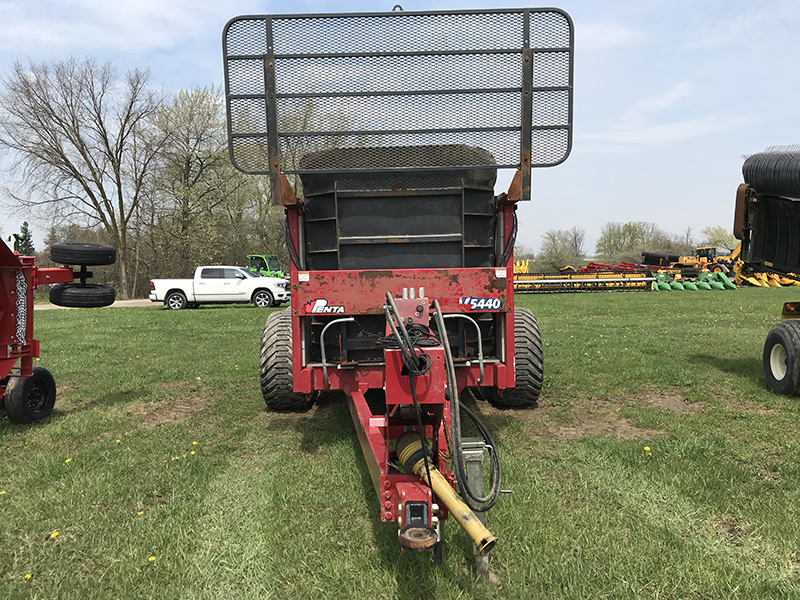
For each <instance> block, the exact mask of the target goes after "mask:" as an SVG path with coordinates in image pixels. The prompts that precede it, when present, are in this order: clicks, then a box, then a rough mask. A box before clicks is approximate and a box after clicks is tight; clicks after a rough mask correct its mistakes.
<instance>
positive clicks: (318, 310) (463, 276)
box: [292, 267, 513, 316]
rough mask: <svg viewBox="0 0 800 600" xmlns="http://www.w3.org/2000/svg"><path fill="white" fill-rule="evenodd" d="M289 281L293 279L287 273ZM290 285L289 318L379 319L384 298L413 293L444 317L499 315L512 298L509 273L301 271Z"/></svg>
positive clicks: (500, 269) (506, 269)
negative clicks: (429, 301) (438, 307)
mask: <svg viewBox="0 0 800 600" xmlns="http://www.w3.org/2000/svg"><path fill="white" fill-rule="evenodd" d="M292 275H293V277H292V279H293V280H294V275H295V274H294V273H292ZM296 277H297V279H296V280H294V281H292V315H293V316H305V315H313V314H327V315H379V314H383V305H384V304H385V303H386V292H389V293H391V294H392V296H394V297H400V296H401V294H402V292H403V289H404V288H405V289H408V290H410V289H411V288H413V289H414V293H415V295H416V296H417V297H419V292H420V289H422V291H423V295H424V296H426V297H428V298H431V299H434V298H435V299H437V300H438V301H439V304H440V305H441V307H442V310H443V311H444V312H446V313H469V312H471V311H480V312H504V311H506V310H507V309H508V298H509V295H510V294H513V291H510V290H513V282H512V280H511V268H510V267H490V268H470V269H381V270H373V271H300V272H298V273H297V275H296Z"/></svg>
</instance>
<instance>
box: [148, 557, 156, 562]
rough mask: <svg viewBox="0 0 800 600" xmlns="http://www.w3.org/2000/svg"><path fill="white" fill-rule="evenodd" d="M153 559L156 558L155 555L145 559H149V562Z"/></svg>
mask: <svg viewBox="0 0 800 600" xmlns="http://www.w3.org/2000/svg"><path fill="white" fill-rule="evenodd" d="M155 559H156V557H155V556H151V557H150V558H148V559H147V560H149V561H150V562H153V561H154V560H155Z"/></svg>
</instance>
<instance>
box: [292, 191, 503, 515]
mask: <svg viewBox="0 0 800 600" xmlns="http://www.w3.org/2000/svg"><path fill="white" fill-rule="evenodd" d="M301 210H302V205H301V204H294V205H293V206H289V207H287V216H288V221H289V232H290V235H291V238H292V239H293V240H298V239H302V236H301V235H299V234H300V219H299V216H300V211H301ZM515 210H516V204H515V203H505V204H502V205H501V206H500V208H499V209H498V212H499V213H502V216H503V224H504V236H503V237H504V243H503V247H505V244H506V243H507V241H508V240H509V239H510V237H511V236H512V235H513V232H512V229H513V221H514V218H513V217H514V211H515ZM513 264H514V258H513V253H509V259H508V262H507V263H506V264H505V265H502V266H498V267H491V268H462V269H386V270H359V271H300V270H298V269H297V267H296V266H295V265H294V264H292V265H291V274H290V281H291V286H292V300H291V311H292V348H293V380H294V391H295V392H302V393H306V394H310V393H312V392H314V391H325V390H342V391H344V393H345V394H346V396H347V398H348V405H349V408H350V412H351V414H352V416H353V421H354V423H355V424H356V426H357V431H358V436H359V440H360V442H361V446H362V449H363V451H364V457H365V459H366V462H367V466H368V469H369V472H370V476H371V477H372V482H373V485H374V486H375V491H376V493H377V495H378V499H379V502H380V506H381V520H382V521H397V520H398V518H399V517H400V516H401V515H402V514H403V505H404V503H405V502H406V501H411V500H414V501H424V502H426V503H427V505H428V507H429V510H430V508H431V506H432V504H433V503H434V502H436V499H435V498H432V497H431V490H430V489H429V488H428V486H426V485H425V484H424V483H422V482H421V481H420V479H419V477H416V476H413V475H404V474H402V473H399V472H398V471H397V470H395V469H394V468H393V467H392V466H391V465H390V464H389V455H390V452H391V451H392V450H393V448H392V447H391V445H392V442H393V441H395V440H396V439H397V438H398V437H399V436H400V435H401V434H402V433H403V432H404V431H406V430H408V429H414V430H416V429H417V422H416V419H415V413H414V412H413V411H414V408H413V401H412V397H411V393H410V387H409V379H408V377H407V376H401V375H400V372H401V370H402V366H403V363H402V359H401V357H400V352H399V351H397V350H386V351H385V356H386V361H385V364H384V365H356V366H354V367H353V368H338V369H337V368H328V385H325V379H324V375H323V369H322V366H321V365H319V364H311V365H308V364H304V362H303V361H304V352H303V343H304V342H303V339H302V331H301V329H302V328H301V325H300V319H301V317H304V316H306V315H309V314H311V312H310V311H311V309H312V307H313V306H314V305H315V303H316V302H317V301H318V300H325V301H327V305H326V306H327V308H328V309H330V310H331V314H335V315H336V316H337V317H348V316H353V315H364V314H383V306H384V304H385V303H386V293H387V292H389V293H390V294H391V295H392V296H393V297H395V298H398V300H397V303H398V310H400V312H401V313H403V308H402V307H403V304H402V301H401V300H399V297H400V295H401V291H402V290H403V288H414V289H419V288H424V295H425V297H426V298H429V299H430V300H431V301H432V300H433V299H436V300H438V302H439V305H440V306H441V308H442V312H443V313H445V314H455V313H464V314H469V313H470V312H471V310H470V309H471V307H470V306H469V305H468V304H462V303H459V299H460V298H464V297H481V298H491V299H497V300H499V306H500V307H499V308H498V309H496V310H485V309H480V311H481V312H497V313H502V314H503V315H504V317H503V321H502V322H503V324H504V331H503V332H501V335H502V339H503V342H502V348H501V350H500V352H501V354H502V355H501V356H499V357H497V358H499V361H498V360H495V361H489V362H486V364H485V366H484V367H485V368H484V378H483V381H482V382H480V383H479V381H480V367H479V365H478V364H477V363H476V362H472V364H469V365H462V366H458V367H457V368H456V381H457V385H458V388H459V391H460V390H463V389H464V388H465V387H471V386H478V385H483V386H489V387H495V388H498V389H501V390H502V389H506V388H510V387H514V384H515V380H514V314H513V311H514V282H513V271H514V269H513ZM412 302H414V304H416V302H415V301H412ZM495 305H497V303H496V302H495ZM412 310H413V309H412ZM404 316H405V315H404ZM427 321H428V314H425V315H424V322H425V323H426V324H427ZM426 351H427V352H428V354H430V355H431V357H432V362H433V366H432V367H431V369H430V370H429V371H428V373H426V375H425V376H423V377H417V378H415V381H416V386H415V389H416V391H417V396H418V401H419V403H420V405H425V408H426V410H427V411H431V412H432V415H433V416H432V419H431V418H429V419H428V422H427V423H424V424H423V427H424V428H425V437H427V438H428V439H431V438H433V437H434V433H438V439H439V440H440V452H439V456H438V457H436V463H437V464H436V466H437V468H438V469H439V471H440V472H441V473H442V474H443V475H444V476H445V478H446V479H447V480H448V481H449V482H450V484H451V485H452V486H453V487H455V477H454V475H453V473H452V471H450V470H448V469H447V468H446V455H445V452H444V450H445V448H446V444H445V443H444V440H446V439H447V437H448V436H449V431H448V430H447V429H448V428H449V426H450V405H449V403H448V402H446V401H445V398H444V389H445V384H446V374H445V370H444V364H443V363H444V350H443V348H442V347H441V346H438V347H435V348H426ZM369 389H385V390H386V413H385V414H383V415H374V414H373V413H372V411H371V409H370V407H369V406H368V404H367V401H366V399H365V396H364V394H365V392H366V391H367V390H369ZM439 505H440V506H439V512H438V517H439V519H444V518H446V517H447V511H446V508H445V507H444V506H443V505H442V504H441V503H439ZM430 516H433V515H432V514H429V517H430ZM431 522H432V521H431ZM400 525H401V527H402V523H400Z"/></svg>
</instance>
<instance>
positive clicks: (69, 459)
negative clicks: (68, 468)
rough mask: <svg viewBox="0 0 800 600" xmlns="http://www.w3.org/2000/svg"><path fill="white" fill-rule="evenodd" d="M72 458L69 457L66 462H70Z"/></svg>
mask: <svg viewBox="0 0 800 600" xmlns="http://www.w3.org/2000/svg"><path fill="white" fill-rule="evenodd" d="M71 460H72V459H71V458H68V459H67V460H65V461H64V462H65V463H68V462H69V461H71Z"/></svg>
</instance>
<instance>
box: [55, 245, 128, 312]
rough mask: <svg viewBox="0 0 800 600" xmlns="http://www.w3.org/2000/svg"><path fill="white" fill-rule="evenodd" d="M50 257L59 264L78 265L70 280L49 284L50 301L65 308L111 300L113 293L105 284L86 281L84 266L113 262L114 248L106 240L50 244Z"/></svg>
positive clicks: (85, 306)
mask: <svg viewBox="0 0 800 600" xmlns="http://www.w3.org/2000/svg"><path fill="white" fill-rule="evenodd" d="M50 260H52V261H53V262H57V263H61V264H63V265H72V266H76V265H77V266H79V267H80V270H79V271H76V272H75V274H74V277H75V279H77V280H78V281H73V282H71V283H57V284H55V285H53V286H52V287H51V288H50V302H52V303H53V304H55V305H56V306H66V307H69V308H99V307H102V306H110V305H112V304H114V300H115V298H116V293H115V291H114V288H112V287H111V286H108V285H97V284H93V283H86V280H87V279H89V278H90V277H92V272H91V271H89V270H88V269H87V268H86V267H92V266H103V265H113V264H114V263H115V262H116V261H117V250H116V248H114V246H108V245H106V244H72V243H65V244H53V245H52V246H51V247H50Z"/></svg>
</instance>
